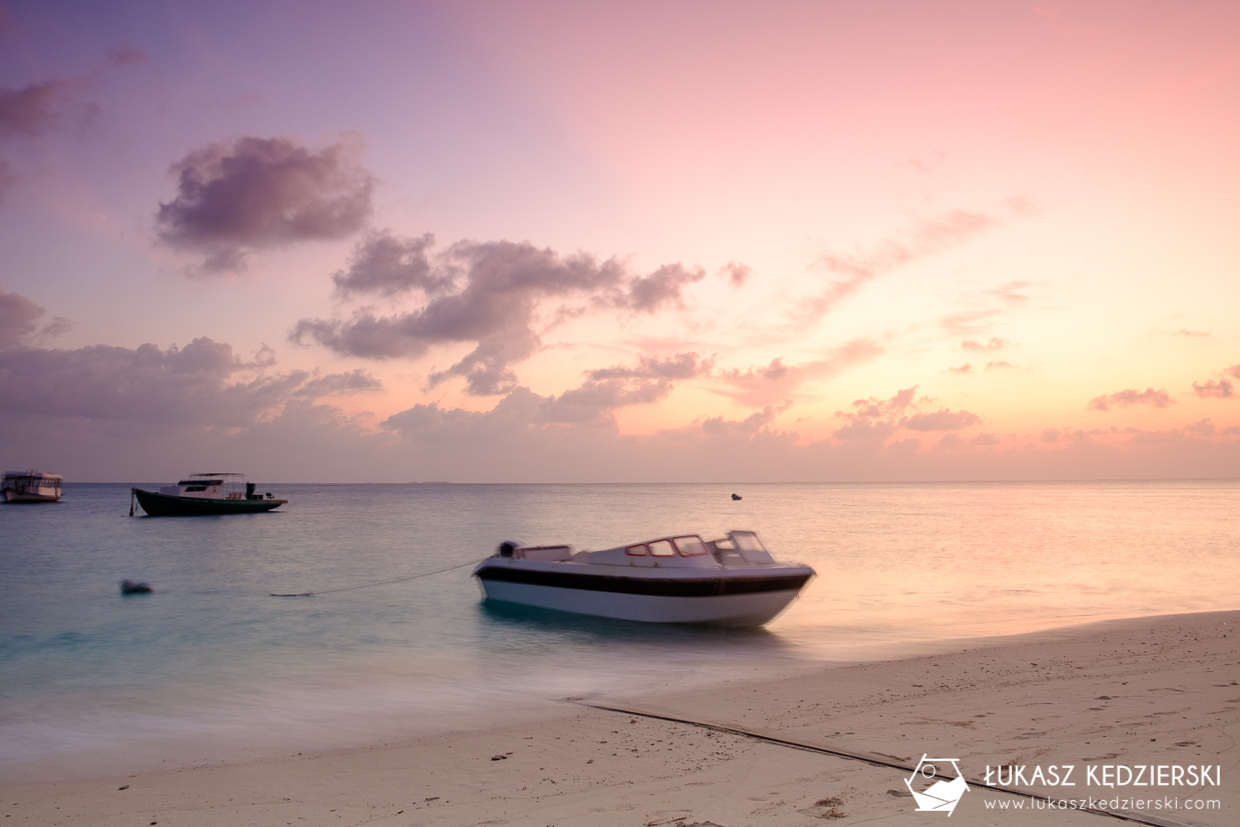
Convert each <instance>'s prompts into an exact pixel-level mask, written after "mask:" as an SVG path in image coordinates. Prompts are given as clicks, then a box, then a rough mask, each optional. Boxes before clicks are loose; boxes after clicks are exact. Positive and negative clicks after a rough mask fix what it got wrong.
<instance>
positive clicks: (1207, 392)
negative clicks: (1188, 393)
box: [1193, 379, 1232, 399]
mask: <svg viewBox="0 0 1240 827" xmlns="http://www.w3.org/2000/svg"><path fill="white" fill-rule="evenodd" d="M1193 395H1194V396H1199V397H1201V398H1203V399H1206V398H1209V397H1214V398H1217V399H1228V398H1230V397H1231V395H1232V385H1231V382H1229V381H1227V380H1226V379H1220V380H1218V381H1217V382H1216V381H1214V380H1213V379H1210V380H1208V381H1206V382H1204V383H1202V384H1197V383H1196V382H1194V383H1193Z"/></svg>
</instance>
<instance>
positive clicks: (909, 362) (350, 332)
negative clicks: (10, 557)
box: [0, 0, 1240, 482]
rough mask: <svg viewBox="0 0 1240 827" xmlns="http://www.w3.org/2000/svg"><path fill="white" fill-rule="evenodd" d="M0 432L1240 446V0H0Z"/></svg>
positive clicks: (188, 464) (326, 470)
mask: <svg viewBox="0 0 1240 827" xmlns="http://www.w3.org/2000/svg"><path fill="white" fill-rule="evenodd" d="M0 251H2V255H0V291H3V292H2V293H0V464H3V466H4V469H5V470H9V469H18V468H24V467H36V468H41V469H44V470H48V471H55V472H59V473H62V474H64V475H65V476H66V478H67V479H69V480H71V481H171V480H173V479H175V478H178V477H179V476H180V475H183V474H185V473H188V472H191V471H200V470H237V471H242V472H245V473H247V474H248V475H249V476H250V477H251V478H255V479H259V480H267V481H307V482H316V481H341V482H354V481H376V482H383V481H391V482H403V481H415V480H422V481H427V480H447V481H456V482H470V481H476V482H490V481H494V482H554V481H563V482H577V481H587V482H608V481H620V482H623V481H653V482H659V481H796V480H822V481H835V480H839V481H848V480H953V479H1078V478H1134V477H1135V478H1159V477H1235V476H1240V326H1238V325H1237V314H1238V312H1240V4H1237V3H1235V2H1231V1H1230V0H1223V1H1220V2H1194V3H1188V2H1185V3H1164V2H1135V1H1134V0H1123V1H1122V2H1089V3H1084V2H1082V3H1073V2H1057V3H1039V2H995V1H994V0H985V1H984V2H982V1H981V0H979V2H943V3H923V2H882V0H879V1H878V2H825V1H824V2H806V3H727V2H717V1H716V2H679V3H666V2H659V3H644V2H623V3H619V2H617V3H574V2H509V3H504V2H486V3H482V2H476V3H474V2H452V3H429V2H426V3H397V2H368V3H357V4H329V3H306V2H287V3H253V2H244V3H242V2H237V3H232V2H214V3H209V4H204V3H189V2H185V3H174V2H165V3H159V2H132V3H126V2H115V3H107V4H83V3H74V2H57V0H39V1H38V2H14V0H0Z"/></svg>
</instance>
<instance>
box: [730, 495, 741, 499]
mask: <svg viewBox="0 0 1240 827" xmlns="http://www.w3.org/2000/svg"><path fill="white" fill-rule="evenodd" d="M740 498H741V495H740V494H733V495H732V499H734V500H739V499H740Z"/></svg>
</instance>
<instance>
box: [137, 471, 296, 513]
mask: <svg viewBox="0 0 1240 827" xmlns="http://www.w3.org/2000/svg"><path fill="white" fill-rule="evenodd" d="M254 489H255V485H254V483H252V482H246V481H245V476H243V475H242V474H234V473H226V472H215V473H206V474H190V475H189V476H188V477H186V478H185V479H183V480H181V481H180V482H178V483H177V484H176V485H165V486H161V487H160V489H159V491H158V492H155V491H145V490H143V489H141V488H131V489H129V490H130V492H131V495H132V496H133V497H136V498H137V499H138V505H140V506H142V510H143V511H145V512H146V513H147V514H148V515H149V516H151V517H204V516H212V515H221V514H259V513H262V512H264V511H271V510H272V509H273V508H279V507H280V506H282V505H284V504H285V503H287V502H288V500H278V499H276V498H275V497H274V496H273V495H272V494H271V493H270V492H268V493H267V494H256V493H255V492H254ZM129 514H130V516H133V506H132V504H131V505H130V508H129Z"/></svg>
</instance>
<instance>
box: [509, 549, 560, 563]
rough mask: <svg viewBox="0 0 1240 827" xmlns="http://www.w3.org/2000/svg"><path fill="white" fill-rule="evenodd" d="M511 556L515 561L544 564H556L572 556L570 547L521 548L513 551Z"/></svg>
mask: <svg viewBox="0 0 1240 827" xmlns="http://www.w3.org/2000/svg"><path fill="white" fill-rule="evenodd" d="M512 556H513V558H514V559H517V560H541V561H542V562H544V563H557V562H559V561H561V560H567V559H568V558H570V557H572V556H573V548H572V546H521V547H520V548H517V549H514V550H513V552H512Z"/></svg>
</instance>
